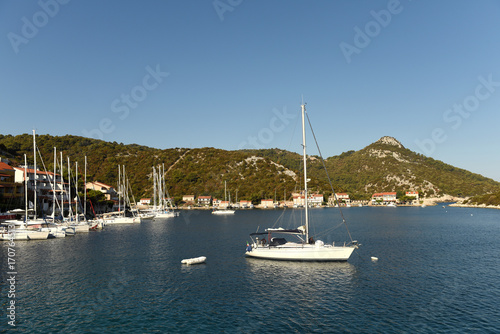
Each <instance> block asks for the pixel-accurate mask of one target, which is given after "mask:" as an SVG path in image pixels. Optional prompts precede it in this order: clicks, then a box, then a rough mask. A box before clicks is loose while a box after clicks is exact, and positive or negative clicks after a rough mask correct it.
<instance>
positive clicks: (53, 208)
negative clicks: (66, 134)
mask: <svg viewBox="0 0 500 334" xmlns="http://www.w3.org/2000/svg"><path fill="white" fill-rule="evenodd" d="M56 154H57V153H56V148H55V147H54V178H53V179H52V187H53V188H52V223H54V224H55V222H56V172H57V170H56V165H57V162H56V160H57V158H56Z"/></svg>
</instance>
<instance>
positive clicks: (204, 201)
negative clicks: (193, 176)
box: [198, 196, 212, 206]
mask: <svg viewBox="0 0 500 334" xmlns="http://www.w3.org/2000/svg"><path fill="white" fill-rule="evenodd" d="M198 205H201V206H210V205H212V196H198Z"/></svg>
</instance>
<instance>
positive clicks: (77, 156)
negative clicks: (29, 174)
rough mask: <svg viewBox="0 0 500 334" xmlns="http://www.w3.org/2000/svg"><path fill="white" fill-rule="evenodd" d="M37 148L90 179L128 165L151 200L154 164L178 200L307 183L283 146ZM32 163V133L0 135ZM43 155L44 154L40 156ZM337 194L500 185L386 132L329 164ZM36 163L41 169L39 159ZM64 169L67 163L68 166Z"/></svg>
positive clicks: (46, 140)
mask: <svg viewBox="0 0 500 334" xmlns="http://www.w3.org/2000/svg"><path fill="white" fill-rule="evenodd" d="M36 142H37V146H38V147H39V151H40V153H41V155H42V157H43V161H44V163H45V168H47V169H48V170H49V171H52V170H53V154H54V153H53V152H54V147H56V148H57V152H58V153H57V158H58V159H59V152H62V153H63V160H64V162H65V164H66V163H67V162H66V161H67V160H66V159H67V157H69V158H70V161H71V165H72V167H71V168H72V169H74V166H75V162H76V161H78V166H79V174H80V175H82V174H83V168H84V158H85V156H87V180H88V181H92V180H96V181H101V182H104V183H106V184H109V185H112V186H116V184H117V181H118V166H119V165H121V166H122V165H124V166H125V169H126V171H127V175H128V178H129V181H130V185H131V188H132V191H133V194H134V195H135V198H136V199H138V198H140V197H151V196H152V187H153V182H152V179H151V173H152V166H158V165H160V164H163V165H164V168H165V179H166V184H167V188H168V192H169V194H170V195H171V196H173V197H175V198H177V199H179V198H181V197H182V195H185V194H192V195H195V196H199V195H212V196H214V197H218V198H222V197H223V196H224V181H227V187H228V190H229V191H230V194H231V199H232V200H235V197H236V196H238V199H247V200H254V201H257V200H260V199H262V198H275V196H276V199H278V200H281V199H283V197H284V196H285V197H286V198H289V197H290V195H291V192H292V191H294V190H295V191H298V190H300V189H302V187H303V179H302V178H301V169H302V167H301V165H302V160H301V156H300V155H299V154H297V153H292V152H288V151H284V150H280V149H265V150H240V151H225V150H220V149H215V148H196V149H187V148H171V149H165V150H160V149H155V148H150V147H146V146H140V145H134V144H133V145H123V144H121V143H116V142H113V143H110V142H105V141H102V140H95V139H89V138H83V137H78V136H71V135H66V136H60V137H55V136H50V135H37V138H36ZM23 154H26V155H27V157H28V163H29V164H30V163H32V161H33V138H32V135H28V134H23V135H18V136H11V135H0V156H2V157H6V158H9V159H10V160H11V161H12V164H13V165H16V164H22V163H23ZM38 159H39V158H38ZM308 161H309V163H308V171H309V175H308V176H309V178H311V181H310V182H309V183H308V184H309V187H310V189H311V191H318V192H322V193H324V194H326V195H329V194H330V188H329V185H328V181H327V178H326V174H325V173H324V170H323V164H322V162H321V159H319V158H318V157H317V156H309V158H308ZM325 163H326V166H327V169H328V172H329V175H330V177H331V180H332V182H333V186H334V188H335V190H336V191H337V192H348V193H349V194H350V195H351V198H352V199H368V198H370V196H371V195H372V194H373V193H375V192H382V191H399V192H404V191H410V190H412V191H414V190H416V191H419V192H421V194H423V195H424V196H425V195H427V196H431V195H438V194H450V195H456V196H460V195H462V196H473V195H482V194H485V193H492V192H497V191H499V190H500V183H498V182H495V181H493V180H491V179H488V178H485V177H483V176H481V175H478V174H474V173H471V172H468V171H466V170H463V169H459V168H456V167H453V166H450V165H448V164H445V163H443V162H441V161H437V160H434V159H432V158H427V157H425V156H423V155H421V154H417V153H414V152H412V151H410V150H408V149H406V148H404V146H403V145H401V143H399V142H398V141H397V140H395V139H394V138H391V137H383V138H381V139H380V140H379V141H377V142H375V143H373V144H371V145H368V146H367V147H365V148H364V149H362V150H359V151H349V152H345V153H343V154H341V155H339V156H334V157H330V158H328V159H326V161H325ZM38 165H39V166H42V164H41V163H40V159H39V160H38ZM65 168H66V167H65Z"/></svg>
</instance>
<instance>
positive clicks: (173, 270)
mask: <svg viewBox="0 0 500 334" xmlns="http://www.w3.org/2000/svg"><path fill="white" fill-rule="evenodd" d="M295 211H296V212H294V210H288V211H286V212H284V214H283V211H281V210H270V211H261V210H251V211H237V212H236V214H235V215H233V216H227V217H222V216H215V215H211V214H210V212H208V211H184V212H181V216H180V217H177V218H173V219H169V220H165V221H154V222H143V223H142V224H140V225H128V226H108V227H106V229H105V230H103V231H98V232H91V233H88V234H79V235H76V236H75V237H67V238H64V239H52V240H47V241H29V242H22V241H18V242H16V260H17V263H16V265H17V268H16V269H17V272H18V274H17V277H16V278H17V282H16V298H15V300H16V321H17V326H16V328H15V331H16V332H26V333H49V332H63V333H174V332H180V333H189V332H191V333H200V332H208V333H212V332H217V333H218V332H226V333H257V332H262V331H270V332H279V333H284V332H296V333H311V332H323V333H324V332H329V333H382V332H383V333H415V332H425V333H457V332H464V333H498V332H500V306H499V305H500V243H499V241H500V211H498V210H487V209H462V208H449V207H446V208H442V207H441V206H438V207H427V208H402V207H401V208H369V207H363V208H346V209H344V211H343V213H344V215H345V217H346V220H347V222H348V225H349V229H350V232H351V234H352V235H353V238H354V239H357V240H358V241H359V242H360V243H361V244H362V246H361V248H360V249H359V250H357V252H355V253H353V255H352V256H351V259H350V260H349V261H348V262H344V263H295V262H276V261H267V260H258V259H249V258H245V257H244V251H245V245H246V242H247V241H249V240H250V239H249V238H248V234H249V233H251V232H254V231H256V229H257V227H259V226H260V228H261V229H263V228H265V227H269V226H272V225H273V224H274V223H275V222H277V221H278V219H279V218H280V217H281V220H279V221H278V223H279V224H280V225H282V226H283V225H284V226H285V227H286V226H287V225H290V227H296V226H298V225H300V224H301V221H302V218H301V214H302V211H301V210H295ZM297 213H298V214H297ZM312 213H313V215H314V217H313V221H315V222H316V223H317V224H315V226H317V228H316V230H314V231H315V232H319V231H322V230H324V229H325V228H331V227H335V226H338V225H339V222H340V221H341V220H340V219H339V216H338V211H337V210H336V209H314V210H312ZM332 215H333V219H331V218H328V217H330V216H332ZM330 232H331V233H330V234H328V235H319V236H317V237H316V239H321V240H323V241H325V242H330V243H331V242H333V241H335V242H336V243H340V242H343V241H345V240H348V237H347V235H346V232H345V228H344V227H343V226H340V227H338V228H336V229H334V230H333V231H330ZM1 247H2V253H1V258H0V260H1V268H2V270H1V271H2V273H1V275H2V276H1V277H2V291H1V296H0V300H1V304H2V312H1V314H2V319H1V320H0V332H4V331H5V332H6V331H12V327H11V326H9V325H8V323H7V321H8V319H7V317H6V312H7V311H6V307H7V306H8V305H7V303H8V301H9V299H8V298H7V294H8V287H7V281H6V279H7V278H8V277H7V274H6V272H7V269H6V265H7V244H6V243H3V244H1ZM202 255H203V256H206V257H207V263H206V264H202V265H196V266H184V265H181V263H180V261H181V260H182V259H184V258H189V257H197V256H202ZM371 256H377V257H378V258H379V261H378V262H372V261H370V257H371Z"/></svg>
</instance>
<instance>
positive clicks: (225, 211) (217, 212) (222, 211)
mask: <svg viewBox="0 0 500 334" xmlns="http://www.w3.org/2000/svg"><path fill="white" fill-rule="evenodd" d="M224 202H226V181H224ZM229 202H231V199H230V200H229ZM228 207H229V205H228V206H227V207H226V208H224V209H214V210H213V211H212V214H214V215H232V214H234V210H230V209H228Z"/></svg>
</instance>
